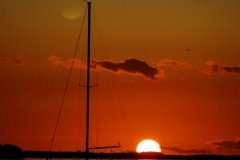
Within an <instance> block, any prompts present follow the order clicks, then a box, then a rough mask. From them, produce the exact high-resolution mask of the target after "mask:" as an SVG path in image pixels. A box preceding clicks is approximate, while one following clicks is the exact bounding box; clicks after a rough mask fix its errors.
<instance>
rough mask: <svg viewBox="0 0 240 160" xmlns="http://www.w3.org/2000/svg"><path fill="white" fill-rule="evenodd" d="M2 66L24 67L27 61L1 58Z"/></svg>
mask: <svg viewBox="0 0 240 160" xmlns="http://www.w3.org/2000/svg"><path fill="white" fill-rule="evenodd" d="M0 64H15V65H24V64H26V61H25V59H23V58H9V57H0Z"/></svg>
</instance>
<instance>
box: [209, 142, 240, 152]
mask: <svg viewBox="0 0 240 160" xmlns="http://www.w3.org/2000/svg"><path fill="white" fill-rule="evenodd" d="M210 144H212V145H215V146H218V147H221V148H223V149H235V150H240V140H218V141H213V142H210Z"/></svg>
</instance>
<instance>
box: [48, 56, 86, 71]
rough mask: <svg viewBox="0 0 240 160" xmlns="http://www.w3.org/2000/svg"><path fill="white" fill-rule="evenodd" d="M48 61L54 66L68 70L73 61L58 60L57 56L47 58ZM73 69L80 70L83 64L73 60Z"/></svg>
mask: <svg viewBox="0 0 240 160" xmlns="http://www.w3.org/2000/svg"><path fill="white" fill-rule="evenodd" d="M48 60H49V61H50V62H51V63H52V64H54V65H59V66H63V67H66V68H70V67H71V64H72V61H73V59H66V60H64V59H61V58H59V57H57V56H54V55H51V56H49V57H48ZM73 67H74V68H77V69H80V68H84V67H85V64H84V63H83V62H82V61H81V60H78V59H74V63H73Z"/></svg>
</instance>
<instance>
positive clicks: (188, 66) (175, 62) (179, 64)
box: [157, 59, 193, 69]
mask: <svg viewBox="0 0 240 160" xmlns="http://www.w3.org/2000/svg"><path fill="white" fill-rule="evenodd" d="M157 65H158V66H159V67H163V66H173V67H177V68H180V69H192V68H193V67H192V65H191V64H189V63H186V62H181V61H178V60H172V59H162V60H160V61H159V62H158V63H157Z"/></svg>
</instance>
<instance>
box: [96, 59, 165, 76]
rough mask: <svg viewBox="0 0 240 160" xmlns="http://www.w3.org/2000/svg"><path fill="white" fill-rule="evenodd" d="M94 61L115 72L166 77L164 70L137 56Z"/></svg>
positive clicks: (97, 64) (98, 65)
mask: <svg viewBox="0 0 240 160" xmlns="http://www.w3.org/2000/svg"><path fill="white" fill-rule="evenodd" d="M92 63H93V64H94V65H96V66H97V67H100V68H102V69H105V70H107V71H112V72H115V73H127V74H132V75H142V76H144V77H147V78H150V79H154V80H157V79H159V78H163V77H164V71H163V70H160V69H158V68H157V67H154V66H152V65H150V64H148V63H147V62H145V61H142V60H138V59H135V58H130V59H127V60H125V61H123V62H113V61H97V60H93V61H92Z"/></svg>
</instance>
